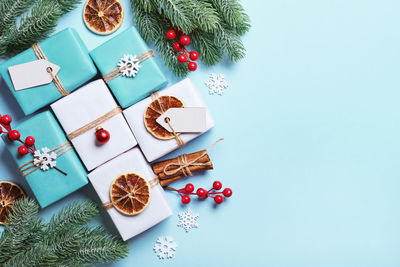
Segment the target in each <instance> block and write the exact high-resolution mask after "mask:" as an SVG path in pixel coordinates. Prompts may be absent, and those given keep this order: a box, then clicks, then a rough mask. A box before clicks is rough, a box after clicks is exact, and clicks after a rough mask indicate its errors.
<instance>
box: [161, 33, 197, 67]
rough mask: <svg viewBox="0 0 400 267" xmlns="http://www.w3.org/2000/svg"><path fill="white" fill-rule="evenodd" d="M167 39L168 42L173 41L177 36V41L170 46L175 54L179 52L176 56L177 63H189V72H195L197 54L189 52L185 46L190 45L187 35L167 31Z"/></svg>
mask: <svg viewBox="0 0 400 267" xmlns="http://www.w3.org/2000/svg"><path fill="white" fill-rule="evenodd" d="M166 35H167V39H169V40H174V39H175V38H176V37H177V36H178V38H177V39H178V40H179V41H176V42H175V43H174V45H173V46H172V47H173V48H174V50H175V51H176V52H181V51H182V53H181V54H179V55H178V62H179V63H182V64H184V63H186V62H189V63H188V65H187V67H188V69H189V70H190V71H195V70H196V69H197V64H196V62H194V61H196V60H198V59H199V53H197V52H196V51H191V52H189V51H188V50H187V49H186V48H185V46H188V45H189V44H190V38H189V36H187V35H184V34H183V33H182V31H181V30H179V31H178V33H176V32H175V31H174V30H169V31H167V34H166Z"/></svg>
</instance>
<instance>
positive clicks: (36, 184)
mask: <svg viewBox="0 0 400 267" xmlns="http://www.w3.org/2000/svg"><path fill="white" fill-rule="evenodd" d="M13 130H18V131H19V132H20V133H21V140H25V138H26V137H27V136H33V137H34V138H35V139H36V141H35V146H36V149H37V150H38V151H40V152H43V148H48V149H50V150H53V149H55V150H54V151H53V152H56V154H57V157H56V159H55V161H56V166H55V167H56V168H58V169H59V170H61V171H63V172H65V173H66V174H67V175H64V174H62V173H61V172H59V171H58V170H56V169H55V168H54V167H53V168H52V167H49V169H48V170H42V169H41V168H40V167H39V166H43V165H40V164H39V166H35V165H34V163H33V162H32V160H34V159H35V158H36V159H40V158H39V157H34V156H33V154H27V155H24V156H21V155H19V154H18V152H17V150H18V147H19V146H20V145H21V143H19V142H16V141H14V142H12V141H9V140H8V139H7V137H6V135H5V134H3V135H2V138H3V141H4V143H5V144H6V146H7V149H8V150H9V151H10V153H11V156H12V157H13V158H14V160H15V162H16V164H17V165H18V167H19V168H18V169H19V170H20V172H21V174H25V175H26V176H24V177H25V179H26V180H27V182H28V184H29V186H30V187H31V189H32V191H33V193H34V194H35V196H36V199H37V200H38V202H39V204H40V206H41V207H42V208H44V207H47V206H48V205H50V204H52V203H54V202H55V201H57V200H59V199H61V198H63V197H65V196H67V195H68V194H70V193H72V192H74V191H76V190H78V189H79V188H81V187H82V186H84V185H86V184H87V183H88V180H87V175H86V171H85V169H84V167H83V166H82V163H81V162H80V160H79V158H78V156H77V155H76V153H75V151H74V150H73V149H72V147H70V146H69V143H67V141H68V140H67V139H66V137H65V136H64V132H63V131H62V130H61V128H60V126H59V125H58V123H57V121H56V119H55V118H54V116H53V114H51V112H50V111H45V112H42V113H39V114H37V115H35V116H34V117H32V118H30V119H28V120H26V121H24V122H22V123H21V124H19V125H18V126H16V127H13ZM66 144H67V145H66ZM42 163H43V161H42ZM29 166H31V168H28V167H29ZM48 166H49V165H48ZM36 168H37V169H36ZM24 169H26V170H24ZM35 169H36V170H35ZM29 172H30V173H29Z"/></svg>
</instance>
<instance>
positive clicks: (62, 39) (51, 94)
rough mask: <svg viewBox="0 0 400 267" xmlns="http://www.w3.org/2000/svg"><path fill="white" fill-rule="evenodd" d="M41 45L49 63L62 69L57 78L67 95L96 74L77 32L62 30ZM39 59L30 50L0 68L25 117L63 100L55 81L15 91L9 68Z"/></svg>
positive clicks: (69, 29) (0, 72) (68, 29)
mask: <svg viewBox="0 0 400 267" xmlns="http://www.w3.org/2000/svg"><path fill="white" fill-rule="evenodd" d="M39 46H40V48H41V50H42V51H43V53H44V55H45V56H46V57H47V58H48V60H49V61H50V62H52V63H54V64H56V65H58V66H60V70H59V72H58V74H57V76H58V78H59V80H60V81H61V83H62V85H63V87H64V88H65V90H66V91H67V92H71V91H73V90H75V89H76V88H78V87H79V86H81V85H82V84H83V83H85V82H87V81H88V80H90V79H91V78H93V77H94V76H95V75H96V73H97V70H96V67H95V66H94V64H93V61H92V60H91V58H90V56H89V51H88V50H87V48H86V46H85V44H84V43H83V41H82V39H81V38H80V37H79V35H78V33H77V32H76V31H75V30H74V29H71V28H67V29H65V30H62V31H60V32H58V33H56V34H54V35H53V36H51V37H50V38H48V39H46V40H44V41H42V42H40V43H39ZM37 59H38V58H37V57H36V55H35V52H34V51H33V49H32V48H29V49H27V50H25V51H24V52H22V53H20V54H18V55H16V56H15V57H13V58H11V59H9V60H8V61H6V62H5V63H4V64H2V65H1V66H0V74H1V76H2V77H3V79H4V81H5V82H6V84H7V86H8V87H9V88H10V90H11V93H12V94H13V95H14V96H15V98H16V100H17V102H18V103H19V105H20V106H21V108H22V110H23V111H24V113H25V115H28V114H31V113H33V112H35V111H36V110H38V109H40V108H42V107H44V106H47V105H49V104H51V103H53V102H54V101H56V100H57V99H59V98H61V97H62V94H61V93H60V92H59V91H58V89H57V87H56V86H55V84H54V82H50V83H48V84H45V85H41V86H36V87H32V88H28V89H23V90H18V91H16V90H15V89H14V86H13V83H12V81H11V78H10V74H9V72H8V67H10V66H15V65H19V64H22V63H27V62H31V61H35V60H37Z"/></svg>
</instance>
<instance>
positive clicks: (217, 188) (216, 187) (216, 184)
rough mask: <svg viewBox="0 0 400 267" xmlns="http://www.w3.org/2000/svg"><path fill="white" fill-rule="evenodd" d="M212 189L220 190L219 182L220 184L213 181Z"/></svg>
mask: <svg viewBox="0 0 400 267" xmlns="http://www.w3.org/2000/svg"><path fill="white" fill-rule="evenodd" d="M213 188H214V189H215V190H220V189H221V188H222V184H221V182H220V181H215V182H214V183H213Z"/></svg>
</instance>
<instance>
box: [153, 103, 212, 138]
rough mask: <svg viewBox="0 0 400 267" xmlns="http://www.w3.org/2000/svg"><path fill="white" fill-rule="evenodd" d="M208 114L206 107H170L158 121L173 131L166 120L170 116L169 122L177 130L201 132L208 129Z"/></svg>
mask: <svg viewBox="0 0 400 267" xmlns="http://www.w3.org/2000/svg"><path fill="white" fill-rule="evenodd" d="M206 115H207V113H206V108H170V109H168V110H167V111H166V112H164V113H163V114H161V116H160V117H158V118H157V120H156V121H157V123H158V124H160V125H161V126H162V127H163V128H164V129H165V130H167V131H168V132H171V133H172V129H171V128H170V127H169V125H168V123H167V122H166V121H165V119H166V118H169V123H170V124H171V126H172V128H174V131H175V132H178V133H200V132H204V131H205V130H206V119H207V118H206Z"/></svg>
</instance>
